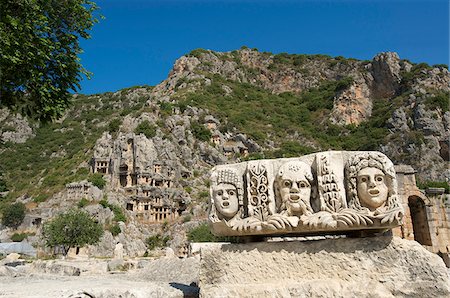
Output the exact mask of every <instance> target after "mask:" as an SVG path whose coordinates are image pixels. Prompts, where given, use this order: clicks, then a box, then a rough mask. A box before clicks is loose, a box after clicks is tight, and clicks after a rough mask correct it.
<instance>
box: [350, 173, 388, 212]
mask: <svg viewBox="0 0 450 298" xmlns="http://www.w3.org/2000/svg"><path fill="white" fill-rule="evenodd" d="M357 190H358V198H359V201H360V202H361V205H363V206H364V207H367V208H369V209H371V210H374V209H376V208H378V207H380V206H382V205H383V204H384V203H385V202H386V200H387V197H388V187H387V185H386V177H385V175H384V173H383V171H381V170H380V169H377V168H364V169H362V170H360V171H359V172H358V175H357Z"/></svg>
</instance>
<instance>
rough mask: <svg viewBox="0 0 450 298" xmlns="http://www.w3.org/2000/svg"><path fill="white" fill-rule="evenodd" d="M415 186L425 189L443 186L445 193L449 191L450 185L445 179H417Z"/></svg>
mask: <svg viewBox="0 0 450 298" xmlns="http://www.w3.org/2000/svg"><path fill="white" fill-rule="evenodd" d="M417 187H418V188H420V189H427V188H429V187H438V188H444V189H445V193H447V194H448V193H450V185H449V184H448V182H446V181H417Z"/></svg>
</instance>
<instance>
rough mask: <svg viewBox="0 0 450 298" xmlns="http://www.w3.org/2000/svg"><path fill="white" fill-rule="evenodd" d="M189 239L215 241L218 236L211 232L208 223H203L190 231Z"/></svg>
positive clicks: (193, 240)
mask: <svg viewBox="0 0 450 298" xmlns="http://www.w3.org/2000/svg"><path fill="white" fill-rule="evenodd" d="M188 240H189V241H191V242H214V241H216V240H217V238H216V236H214V235H213V234H212V233H211V230H210V229H209V226H208V224H206V223H204V224H201V225H199V226H197V227H195V228H193V229H192V230H190V231H189V232H188Z"/></svg>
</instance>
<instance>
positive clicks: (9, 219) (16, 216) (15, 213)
mask: <svg viewBox="0 0 450 298" xmlns="http://www.w3.org/2000/svg"><path fill="white" fill-rule="evenodd" d="M25 211H26V208H25V205H24V204H22V203H20V202H19V203H15V204H11V205H7V206H6V207H5V208H4V209H3V217H2V224H3V225H4V226H7V227H10V228H14V229H16V228H17V227H18V226H20V224H21V223H22V221H23V219H24V218H25Z"/></svg>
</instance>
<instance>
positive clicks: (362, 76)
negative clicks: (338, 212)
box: [152, 49, 450, 181]
mask: <svg viewBox="0 0 450 298" xmlns="http://www.w3.org/2000/svg"><path fill="white" fill-rule="evenodd" d="M218 76H219V77H220V78H222V79H225V81H227V82H229V81H233V82H237V83H243V84H250V85H253V86H256V87H258V88H261V89H263V90H266V91H267V92H270V93H273V94H283V93H285V92H293V93H295V94H302V92H307V91H308V90H310V89H311V88H318V87H320V85H321V84H323V83H324V82H333V81H342V80H343V79H344V78H350V81H351V82H350V83H349V84H348V85H346V86H345V87H344V88H340V89H339V90H337V91H336V92H335V94H334V95H333V97H332V100H333V105H332V107H331V109H330V111H329V112H327V113H326V115H325V116H326V118H327V119H321V120H322V123H323V122H325V121H324V120H327V121H329V122H330V123H332V124H336V125H338V126H341V127H348V125H356V126H358V125H360V124H363V123H365V122H367V121H369V120H370V119H371V116H372V110H373V105H374V104H377V105H379V106H381V105H382V106H384V111H383V113H384V116H387V119H381V121H378V122H380V123H378V126H379V127H380V128H381V127H383V128H386V129H387V130H386V131H385V135H384V136H385V137H384V139H383V140H382V141H381V142H379V144H377V146H373V148H370V149H377V150H381V151H383V152H384V153H386V154H387V155H388V156H389V157H390V158H392V159H393V160H394V162H396V163H408V164H411V165H412V166H413V167H414V168H415V169H417V171H418V175H419V179H421V180H441V181H443V180H445V179H447V178H449V172H448V170H446V168H447V167H448V163H447V162H448V159H449V158H448V149H446V148H448V137H449V130H448V126H449V122H448V119H449V117H450V114H449V111H448V94H449V93H448V92H449V88H450V87H449V86H450V85H449V83H450V76H449V72H448V70H447V68H446V67H445V66H436V67H429V66H426V65H424V64H418V65H413V64H412V63H410V62H409V61H406V60H401V59H400V58H399V56H398V55H397V54H396V53H381V54H378V55H377V56H375V57H374V58H373V60H372V61H358V60H354V59H344V58H342V57H336V58H331V57H327V56H322V55H313V56H307V55H288V54H279V55H271V54H269V53H260V52H257V51H255V50H250V49H244V50H239V51H233V52H227V53H217V52H212V51H205V50H196V51H193V52H192V53H191V54H190V55H188V56H183V57H181V58H180V59H178V60H177V61H176V62H175V65H174V68H173V70H172V71H171V73H170V75H169V77H168V78H167V79H166V80H165V81H163V82H162V83H161V84H159V85H158V86H156V87H155V89H154V90H153V94H152V98H153V99H156V100H168V101H171V100H172V101H173V98H177V99H178V98H179V97H178V96H177V95H178V94H184V93H195V92H200V91H201V90H202V89H204V88H205V87H207V86H210V85H211V82H212V81H214V80H215V79H217V77H218ZM221 88H222V89H223V92H225V93H226V95H229V94H231V95H232V94H233V88H232V87H230V86H228V85H227V84H226V83H224V84H222V86H221ZM319 100H320V99H319ZM237 109H238V108H237ZM321 116H322V117H323V115H321ZM248 117H249V118H251V115H248ZM384 118H386V117H384ZM313 121H314V120H312V122H313ZM343 131H344V130H343ZM301 137H302V136H301V133H300V136H299V138H300V139H301ZM342 137H343V138H345V137H346V132H344V133H342ZM313 147H316V149H317V147H320V145H319V146H313ZM330 148H331V149H338V148H332V147H330ZM330 148H324V147H321V149H330Z"/></svg>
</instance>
